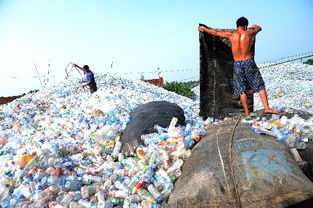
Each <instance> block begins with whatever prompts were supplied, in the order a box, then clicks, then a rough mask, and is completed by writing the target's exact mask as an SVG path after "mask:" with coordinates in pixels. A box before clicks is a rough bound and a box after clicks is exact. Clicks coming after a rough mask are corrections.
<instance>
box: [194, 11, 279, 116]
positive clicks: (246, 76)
mask: <svg viewBox="0 0 313 208" xmlns="http://www.w3.org/2000/svg"><path fill="white" fill-rule="evenodd" d="M236 23H237V30H236V31H233V32H220V31H216V30H213V29H209V28H206V27H204V26H199V27H198V30H199V31H204V32H207V33H209V34H211V35H215V36H218V37H222V38H229V39H230V41H231V49H232V54H233V58H234V88H235V93H236V94H238V95H240V100H241V102H242V105H243V108H244V110H245V114H246V115H249V114H250V111H249V107H248V99H247V93H251V94H252V93H254V92H256V93H257V92H258V93H259V96H260V98H261V100H262V103H263V106H264V112H265V113H268V114H279V112H278V111H276V110H275V109H271V108H270V107H269V104H268V99H267V93H266V90H265V84H264V81H263V78H262V76H261V73H260V71H259V69H258V67H257V65H256V64H255V62H254V53H253V52H251V46H252V44H253V41H254V38H255V36H256V34H257V33H258V32H260V31H261V30H262V28H261V27H260V26H258V25H252V26H251V28H249V29H248V19H247V18H245V17H240V18H239V19H238V20H237V22H236Z"/></svg>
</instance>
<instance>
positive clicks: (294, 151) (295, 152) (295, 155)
mask: <svg viewBox="0 0 313 208" xmlns="http://www.w3.org/2000/svg"><path fill="white" fill-rule="evenodd" d="M290 152H291V154H292V156H293V158H294V159H295V160H296V162H297V163H298V165H299V166H300V167H303V166H305V165H306V162H305V161H303V160H302V158H301V156H300V154H299V152H298V150H297V149H296V148H291V149H290Z"/></svg>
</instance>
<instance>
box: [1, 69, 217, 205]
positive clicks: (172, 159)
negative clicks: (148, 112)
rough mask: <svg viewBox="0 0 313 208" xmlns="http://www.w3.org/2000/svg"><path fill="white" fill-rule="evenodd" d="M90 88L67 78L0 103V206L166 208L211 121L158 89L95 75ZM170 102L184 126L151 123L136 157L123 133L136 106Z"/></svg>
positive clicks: (194, 107)
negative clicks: (124, 147) (181, 112)
mask: <svg viewBox="0 0 313 208" xmlns="http://www.w3.org/2000/svg"><path fill="white" fill-rule="evenodd" d="M96 80H97V84H98V87H99V90H98V91H97V92H95V93H94V94H92V95H91V94H90V93H89V89H85V90H84V89H82V88H81V87H80V84H79V80H77V79H71V80H67V81H66V82H63V83H60V84H59V85H57V86H54V87H51V88H49V89H45V90H41V91H39V92H37V93H35V94H28V95H26V96H24V97H22V98H20V99H17V100H15V101H13V102H12V103H9V104H7V105H3V106H0V121H1V122H0V175H1V177H0V178H1V179H0V207H2V208H8V207H23V208H27V207H29V208H30V207H36V208H37V207H49V208H51V207H55V208H60V207H71V208H75V207H101V208H104V207H105V208H111V207H134V208H135V207H163V206H164V204H165V203H166V199H167V197H168V195H169V194H170V193H171V191H172V190H173V188H174V182H175V180H176V179H177V177H179V176H180V175H181V166H182V164H183V162H184V160H185V159H186V158H187V157H188V156H189V155H190V149H191V148H192V147H193V145H194V144H195V143H196V142H198V141H199V139H200V136H201V135H203V134H204V133H205V130H204V128H203V126H204V125H205V124H208V123H210V122H211V121H212V120H210V119H208V120H207V121H206V122H204V121H203V120H202V119H201V118H199V117H198V114H199V112H198V111H199V106H198V103H195V102H193V101H192V100H191V99H188V98H186V97H183V96H179V95H177V94H175V93H171V92H168V91H166V90H164V89H162V88H159V87H156V86H153V85H150V84H147V83H144V82H141V81H131V80H127V79H122V78H119V77H114V76H111V75H109V74H105V75H98V76H96ZM156 100H167V101H169V102H173V103H177V104H178V105H179V106H180V107H182V108H183V110H184V113H185V117H186V124H187V125H186V126H179V127H175V118H173V120H172V122H171V125H170V126H169V127H168V128H162V127H159V126H155V128H156V129H157V133H154V134H149V135H143V136H142V140H143V144H142V145H140V146H139V147H137V149H136V156H134V157H125V156H124V154H123V152H121V145H122V143H121V141H120V134H121V132H123V130H124V129H125V127H126V125H127V123H128V122H129V114H130V112H131V111H132V110H133V109H134V108H135V107H137V106H138V105H140V104H143V103H146V102H149V101H156Z"/></svg>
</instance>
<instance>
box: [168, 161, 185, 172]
mask: <svg viewBox="0 0 313 208" xmlns="http://www.w3.org/2000/svg"><path fill="white" fill-rule="evenodd" d="M183 164H184V161H183V160H182V159H178V160H176V161H175V162H174V163H173V165H172V166H171V167H170V168H169V169H168V170H167V171H166V173H167V174H171V173H172V172H174V171H175V170H177V169H180V168H181V166H182V165H183Z"/></svg>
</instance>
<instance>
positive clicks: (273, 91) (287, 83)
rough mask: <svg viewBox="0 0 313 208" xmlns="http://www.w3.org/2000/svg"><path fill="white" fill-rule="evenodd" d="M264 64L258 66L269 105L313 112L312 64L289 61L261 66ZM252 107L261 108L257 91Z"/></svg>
mask: <svg viewBox="0 0 313 208" xmlns="http://www.w3.org/2000/svg"><path fill="white" fill-rule="evenodd" d="M264 65H266V64H264ZM264 65H258V66H259V67H260V71H261V73H262V77H263V79H264V82H265V85H266V90H267V95H268V99H269V102H270V104H271V106H272V107H278V108H279V107H286V108H293V109H297V110H301V111H306V112H309V113H311V114H313V106H312V100H313V78H312V77H313V66H312V65H308V64H302V63H292V62H289V63H284V64H280V65H275V66H271V67H266V68H262V67H263V66H264ZM254 109H255V110H259V109H263V105H262V102H261V99H260V98H259V95H258V94H257V93H256V94H255V95H254Z"/></svg>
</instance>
